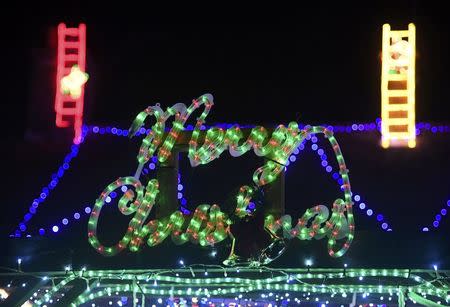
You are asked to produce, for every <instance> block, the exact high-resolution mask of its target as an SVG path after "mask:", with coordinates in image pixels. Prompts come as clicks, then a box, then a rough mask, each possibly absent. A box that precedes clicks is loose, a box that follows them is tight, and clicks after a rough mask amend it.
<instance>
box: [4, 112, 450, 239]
mask: <svg viewBox="0 0 450 307" xmlns="http://www.w3.org/2000/svg"><path fill="white" fill-rule="evenodd" d="M233 125H234V124H230V123H228V124H227V123H220V124H217V125H214V127H221V128H223V129H228V128H230V127H232V126H233ZM299 126H300V128H303V127H304V126H303V125H301V124H299ZM324 126H327V128H328V129H330V130H332V131H333V132H334V133H340V132H343V133H355V132H364V131H366V132H369V131H374V130H378V131H379V130H380V129H381V119H380V118H377V119H376V121H375V123H374V122H371V123H354V124H351V125H350V124H349V125H334V126H331V125H324ZM210 127H212V126H205V125H203V126H202V127H201V130H206V129H209V128H210ZM253 127H255V126H254V125H245V126H240V128H253ZM168 129H169V128H168ZM193 129H194V127H193V126H192V125H188V126H187V127H186V128H185V130H186V131H191V130H193ZM427 131H430V132H431V133H433V134H436V133H448V132H450V126H449V125H432V124H431V123H426V122H420V123H417V124H416V135H420V134H421V133H423V132H427ZM90 132H92V133H93V134H100V135H103V134H113V135H116V136H123V137H127V136H128V129H121V128H117V127H109V126H107V127H100V126H83V129H82V139H81V142H80V144H78V145H72V146H71V151H70V153H69V154H67V155H66V156H65V158H64V162H63V164H62V165H61V166H60V167H59V168H58V171H57V172H56V173H53V174H52V176H51V181H50V183H49V184H48V185H47V186H44V187H43V188H42V190H41V193H40V195H39V197H38V198H36V199H34V200H33V202H32V204H31V206H30V208H29V211H28V212H27V213H26V214H25V215H24V219H23V221H21V222H20V223H19V225H18V229H16V231H15V232H14V234H12V235H11V236H13V237H21V236H22V233H24V232H25V231H26V230H27V224H28V223H29V221H30V220H31V219H32V217H33V216H34V215H35V214H36V212H37V209H38V207H39V206H40V205H41V204H42V203H43V202H44V201H45V200H46V199H47V198H48V196H49V195H50V191H51V190H53V189H54V188H55V187H56V186H57V184H58V183H59V181H60V180H61V179H62V177H63V176H64V174H65V172H66V171H67V170H68V169H69V168H70V162H71V161H72V159H73V158H74V157H76V156H77V154H78V152H79V147H80V145H81V144H82V143H83V142H84V141H85V139H86V137H87V135H88V133H90ZM149 132H150V129H145V128H141V129H140V130H139V131H138V132H137V133H136V135H137V136H139V135H146V134H148V133H149ZM314 137H315V136H314ZM316 142H317V137H315V139H313V144H312V145H311V149H312V150H314V151H316V152H317V153H318V155H319V156H320V157H321V160H322V162H321V165H322V166H323V167H324V169H325V171H326V172H328V173H330V174H331V172H332V167H331V166H330V165H329V163H328V160H327V156H326V155H325V154H323V153H322V152H323V149H321V148H319V147H318V145H317V144H316ZM303 149H304V144H300V146H299V150H296V151H294V154H293V155H292V156H291V157H290V158H289V160H290V161H288V164H289V163H292V162H295V160H296V155H297V154H298V153H299V151H300V150H303ZM321 153H322V154H321ZM155 162H156V161H152V162H151V163H149V165H148V169H149V170H154V169H155V168H156V164H155ZM332 177H333V179H335V180H336V181H337V183H338V184H341V183H340V181H341V180H340V178H339V175H338V173H336V172H334V173H333V174H332ZM178 180H180V176H179V178H178ZM180 186H181V187H183V186H182V185H181V183H180V181H179V186H178V187H180ZM178 199H179V200H180V203H181V206H180V210H181V211H182V212H183V213H185V214H189V213H190V212H189V210H188V209H187V207H186V204H187V200H186V198H184V197H183V193H182V188H181V190H180V189H179V190H178ZM353 199H354V201H355V205H357V208H359V209H360V210H365V212H366V214H367V215H368V216H374V217H376V218H377V221H378V222H380V223H381V225H380V226H381V228H382V229H384V230H386V231H391V230H392V229H391V228H389V224H388V223H387V222H385V220H384V216H383V215H382V214H377V215H375V214H374V211H373V209H370V208H368V207H367V205H366V203H364V202H362V201H360V199H361V197H360V196H359V195H357V194H355V195H354V196H353ZM447 207H450V200H448V201H447ZM90 210H91V209H90V207H89V206H87V207H85V208H84V213H85V214H86V215H88V214H90ZM447 210H450V209H447V208H443V209H441V210H440V213H438V214H436V216H435V220H434V222H433V227H434V228H438V227H439V225H440V222H441V220H442V217H443V216H446V215H447ZM82 214H83V212H82V213H81V214H80V212H75V213H74V214H73V218H74V219H75V220H79V219H80V218H81V217H82V216H83V215H82ZM68 223H69V220H68V219H67V218H63V219H62V220H61V224H62V225H63V226H66V225H68ZM60 228H61V225H53V226H52V227H51V230H52V231H53V232H58V231H59V230H60ZM422 230H423V231H428V230H429V229H428V228H427V227H424V228H423V229H422ZM45 232H46V231H45V229H44V228H40V229H39V234H40V235H44V234H45ZM29 236H30V234H28V235H27V237H29Z"/></svg>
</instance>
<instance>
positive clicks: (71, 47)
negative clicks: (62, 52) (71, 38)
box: [64, 41, 80, 49]
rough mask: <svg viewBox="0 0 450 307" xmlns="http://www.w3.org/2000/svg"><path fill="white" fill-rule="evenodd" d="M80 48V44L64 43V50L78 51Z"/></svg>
mask: <svg viewBox="0 0 450 307" xmlns="http://www.w3.org/2000/svg"><path fill="white" fill-rule="evenodd" d="M79 46H80V42H67V41H65V42H64V48H66V49H78V48H79Z"/></svg>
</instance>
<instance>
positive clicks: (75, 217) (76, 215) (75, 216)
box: [73, 212, 80, 220]
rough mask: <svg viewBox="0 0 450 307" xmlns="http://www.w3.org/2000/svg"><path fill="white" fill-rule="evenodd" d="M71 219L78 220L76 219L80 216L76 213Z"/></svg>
mask: <svg viewBox="0 0 450 307" xmlns="http://www.w3.org/2000/svg"><path fill="white" fill-rule="evenodd" d="M73 217H74V219H76V220H78V219H79V218H80V214H79V213H78V212H76V213H75V214H74V215H73Z"/></svg>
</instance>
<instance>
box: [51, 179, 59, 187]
mask: <svg viewBox="0 0 450 307" xmlns="http://www.w3.org/2000/svg"><path fill="white" fill-rule="evenodd" d="M57 184H58V181H56V180H54V179H53V180H52V181H50V185H51V186H52V187H56V185H57Z"/></svg>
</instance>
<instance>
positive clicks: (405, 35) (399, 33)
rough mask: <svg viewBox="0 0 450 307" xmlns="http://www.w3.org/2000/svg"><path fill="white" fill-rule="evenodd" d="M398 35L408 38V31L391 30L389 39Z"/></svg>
mask: <svg viewBox="0 0 450 307" xmlns="http://www.w3.org/2000/svg"><path fill="white" fill-rule="evenodd" d="M394 35H399V36H401V37H409V30H393V31H392V30H391V33H390V37H392V36H394Z"/></svg>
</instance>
